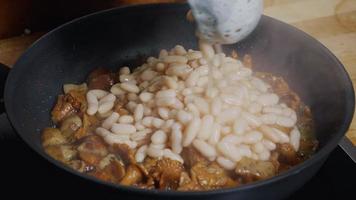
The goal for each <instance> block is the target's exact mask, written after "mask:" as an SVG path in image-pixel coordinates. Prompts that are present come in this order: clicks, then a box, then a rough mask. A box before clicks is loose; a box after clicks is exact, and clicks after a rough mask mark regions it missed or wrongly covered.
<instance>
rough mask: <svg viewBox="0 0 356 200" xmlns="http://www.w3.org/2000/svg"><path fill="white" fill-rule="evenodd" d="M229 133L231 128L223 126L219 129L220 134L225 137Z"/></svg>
mask: <svg viewBox="0 0 356 200" xmlns="http://www.w3.org/2000/svg"><path fill="white" fill-rule="evenodd" d="M230 133H231V127H230V126H223V127H221V134H223V135H227V134H230Z"/></svg>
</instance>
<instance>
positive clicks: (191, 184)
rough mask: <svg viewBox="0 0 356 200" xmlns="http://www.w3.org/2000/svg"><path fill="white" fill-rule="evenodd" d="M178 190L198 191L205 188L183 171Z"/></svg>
mask: <svg viewBox="0 0 356 200" xmlns="http://www.w3.org/2000/svg"><path fill="white" fill-rule="evenodd" d="M177 190H178V191H198V190H203V188H202V187H201V186H200V185H199V184H198V183H197V182H195V181H193V180H192V179H191V178H190V177H189V174H188V173H187V172H182V173H181V175H180V179H179V187H178V189H177Z"/></svg>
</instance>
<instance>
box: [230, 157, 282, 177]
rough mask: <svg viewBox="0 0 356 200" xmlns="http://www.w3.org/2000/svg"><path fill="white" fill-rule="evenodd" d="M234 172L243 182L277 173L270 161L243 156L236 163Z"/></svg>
mask: <svg viewBox="0 0 356 200" xmlns="http://www.w3.org/2000/svg"><path fill="white" fill-rule="evenodd" d="M235 172H236V174H237V175H238V176H240V177H241V178H242V180H243V182H244V183H249V182H253V181H257V180H262V179H266V178H268V177H271V176H273V175H275V174H276V173H277V168H276V167H275V165H274V164H273V163H272V162H270V161H260V160H253V159H250V158H246V157H244V158H243V159H241V160H240V161H239V162H238V163H237V165H236V169H235Z"/></svg>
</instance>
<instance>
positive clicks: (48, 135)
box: [41, 128, 67, 147]
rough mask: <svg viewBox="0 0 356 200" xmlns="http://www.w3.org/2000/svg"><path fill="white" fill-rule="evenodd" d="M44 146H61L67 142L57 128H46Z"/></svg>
mask: <svg viewBox="0 0 356 200" xmlns="http://www.w3.org/2000/svg"><path fill="white" fill-rule="evenodd" d="M41 139H42V145H43V146H44V147H46V146H51V145H60V144H64V143H66V142H67V140H66V138H65V137H64V136H63V135H62V133H61V131H60V130H59V129H57V128H45V129H44V130H43V132H42V135H41Z"/></svg>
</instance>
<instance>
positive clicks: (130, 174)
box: [120, 165, 142, 186]
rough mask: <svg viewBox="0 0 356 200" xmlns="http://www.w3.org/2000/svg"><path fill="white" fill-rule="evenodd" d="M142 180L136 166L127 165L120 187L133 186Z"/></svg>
mask: <svg viewBox="0 0 356 200" xmlns="http://www.w3.org/2000/svg"><path fill="white" fill-rule="evenodd" d="M141 180H142V173H141V171H140V169H139V168H138V167H137V166H136V165H129V166H128V167H127V170H126V174H125V176H124V177H123V178H122V180H121V181H120V184H122V185H128V186H129V185H134V184H137V183H139V182H140V181H141Z"/></svg>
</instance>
